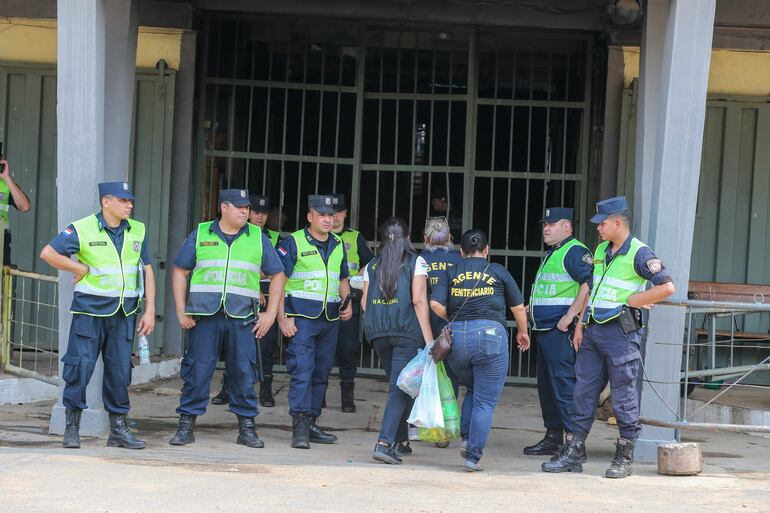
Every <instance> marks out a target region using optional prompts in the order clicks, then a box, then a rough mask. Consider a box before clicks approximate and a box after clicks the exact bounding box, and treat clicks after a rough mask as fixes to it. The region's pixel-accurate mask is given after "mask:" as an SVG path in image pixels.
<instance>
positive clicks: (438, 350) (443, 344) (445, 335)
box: [430, 264, 490, 363]
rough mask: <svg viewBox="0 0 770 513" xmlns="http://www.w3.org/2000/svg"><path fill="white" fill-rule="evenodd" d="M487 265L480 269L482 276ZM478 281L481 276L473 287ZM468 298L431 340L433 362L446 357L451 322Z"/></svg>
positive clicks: (467, 298)
mask: <svg viewBox="0 0 770 513" xmlns="http://www.w3.org/2000/svg"><path fill="white" fill-rule="evenodd" d="M489 266H490V264H487V266H486V267H485V268H484V270H483V271H481V276H484V274H485V273H486V272H487V270H488V269H489ZM480 281H481V277H479V279H478V280H476V283H474V284H473V288H474V289H475V288H476V287H477V286H478V284H479V282H480ZM470 298H471V296H470V295H469V296H468V297H466V298H465V301H463V304H462V305H460V308H458V309H457V311H456V312H455V315H454V317H452V320H451V321H449V323H448V324H447V325H446V326H444V327H443V328H442V329H441V333H439V336H438V338H437V339H436V340H435V341H434V342H433V347H432V348H431V349H430V356H431V358H433V361H434V362H436V363H438V362H440V361H442V360H444V359H446V357H447V356H448V355H449V351H451V350H452V323H453V322H455V321H456V320H457V316H458V315H460V312H462V310H463V308H464V307H465V303H467V302H468V300H469V299H470Z"/></svg>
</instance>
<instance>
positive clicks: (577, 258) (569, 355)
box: [524, 207, 594, 456]
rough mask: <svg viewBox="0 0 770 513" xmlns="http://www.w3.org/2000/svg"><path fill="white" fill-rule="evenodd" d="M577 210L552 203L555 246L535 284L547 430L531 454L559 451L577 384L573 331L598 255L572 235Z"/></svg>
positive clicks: (546, 228) (548, 229)
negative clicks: (594, 254)
mask: <svg viewBox="0 0 770 513" xmlns="http://www.w3.org/2000/svg"><path fill="white" fill-rule="evenodd" d="M573 215H574V214H573V210H572V209H571V208H559V207H553V208H548V209H546V211H545V216H544V217H543V240H544V241H545V243H546V245H548V246H549V250H548V253H547V254H546V256H545V258H544V259H543V261H542V263H541V264H540V267H539V268H538V270H537V275H536V276H535V282H534V284H533V285H532V293H531V295H530V299H529V317H530V320H531V325H532V332H533V333H534V335H535V342H536V343H537V390H538V396H539V398H540V410H541V412H542V414H543V425H544V426H545V429H546V433H545V436H544V437H543V439H542V440H540V441H539V442H538V443H536V444H535V445H531V446H529V447H525V448H524V454H527V455H530V456H542V455H553V454H555V453H556V452H557V451H558V450H559V449H561V446H562V445H563V443H564V431H565V430H567V431H568V432H569V431H571V427H570V425H569V420H570V412H571V411H572V396H573V390H574V388H575V349H574V348H573V345H572V340H571V337H570V335H571V331H572V330H573V329H574V324H575V322H576V321H577V319H578V316H579V315H580V313H581V312H582V311H583V307H584V306H585V302H586V299H587V298H588V292H589V286H590V285H589V284H590V282H591V274H592V272H593V268H594V264H593V256H592V255H591V252H590V251H589V250H588V248H587V247H585V245H583V243H581V242H580V241H578V240H577V239H576V238H575V237H573V236H572V229H573Z"/></svg>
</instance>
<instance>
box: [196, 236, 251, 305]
mask: <svg viewBox="0 0 770 513" xmlns="http://www.w3.org/2000/svg"><path fill="white" fill-rule="evenodd" d="M215 222H217V221H209V222H207V223H201V224H199V225H198V233H197V235H196V241H195V268H194V269H193V272H192V278H190V293H189V295H188V297H187V308H185V313H187V314H188V315H214V314H215V313H217V312H218V311H219V309H220V308H224V311H225V313H226V314H227V315H229V316H230V317H236V318H240V319H244V318H246V317H249V316H251V315H252V313H253V311H254V308H253V303H252V299H255V300H257V301H259V276H260V271H261V266H262V231H261V230H260V229H259V227H258V226H254V225H253V224H247V225H246V226H247V227H248V230H247V231H246V232H245V233H242V234H240V235H238V236H237V237H236V238H235V239H234V240H233V242H232V244H230V245H229V246H228V245H227V243H226V242H225V241H224V240H222V239H221V238H220V237H219V235H217V234H216V232H214V231H213V230H212V229H211V228H212V224H213V223H215Z"/></svg>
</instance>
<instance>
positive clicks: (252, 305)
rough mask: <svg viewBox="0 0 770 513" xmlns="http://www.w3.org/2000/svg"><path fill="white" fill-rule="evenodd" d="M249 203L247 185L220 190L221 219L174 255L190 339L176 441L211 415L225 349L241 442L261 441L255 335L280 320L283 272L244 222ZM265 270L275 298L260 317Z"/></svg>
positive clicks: (261, 236)
mask: <svg viewBox="0 0 770 513" xmlns="http://www.w3.org/2000/svg"><path fill="white" fill-rule="evenodd" d="M249 205H250V200H249V195H248V192H247V191H246V190H245V189H225V190H221V191H219V208H220V217H219V218H218V219H217V220H214V221H209V222H205V223H201V224H199V225H198V227H197V228H196V229H195V230H193V232H192V233H190V235H189V236H188V237H187V239H185V241H184V243H183V244H182V248H181V249H180V250H179V254H178V255H177V257H176V259H175V260H174V270H173V275H172V285H173V290H174V302H175V303H176V310H177V318H178V320H179V324H180V326H181V327H182V328H183V329H186V330H189V337H188V345H187V350H186V351H185V354H184V357H183V358H182V369H181V371H180V373H181V376H182V379H183V380H184V384H183V386H182V396H181V398H180V399H179V408H177V410H176V411H177V413H178V414H179V425H178V427H177V431H176V434H175V435H174V436H173V437H172V438H171V440H169V443H170V444H171V445H187V444H190V443H193V442H194V441H195V435H194V433H193V430H194V427H195V420H196V418H197V417H198V416H200V415H203V414H204V413H206V406H207V404H208V402H209V391H210V390H211V378H212V377H213V375H214V370H215V368H216V363H217V359H218V356H219V354H220V352H222V350H223V351H224V355H225V368H226V372H227V375H228V384H229V388H228V398H227V399H228V403H229V404H230V411H232V412H233V413H235V414H236V415H237V417H238V431H239V433H238V438H237V439H236V443H238V444H241V445H246V446H247V447H255V448H261V447H264V442H263V441H262V440H261V439H260V438H259V436H258V435H257V432H256V423H255V417H256V416H257V414H258V409H257V395H256V393H255V392H254V385H255V384H256V382H257V381H258V378H259V365H258V357H257V346H256V343H255V340H254V337H255V336H256V337H258V338H259V337H264V336H265V335H266V334H267V332H268V331H269V330H270V327H271V326H272V325H273V323H274V322H275V317H276V315H277V313H278V308H279V303H280V299H281V290H282V289H283V283H284V280H285V276H284V273H283V266H282V265H281V261H280V260H279V259H278V255H276V253H275V250H274V249H273V245H272V243H271V242H270V239H269V238H268V237H267V235H266V234H265V233H263V232H262V230H261V229H260V228H259V227H258V226H255V225H253V224H250V223H248V222H247V220H248V216H249ZM263 274H264V275H267V276H270V278H271V279H270V300H269V302H268V305H267V308H266V310H265V311H264V312H262V313H259V315H258V318H257V319H255V318H254V316H255V315H256V314H257V313H258V311H259V290H260V289H259V281H260V278H261V276H262V275H263ZM188 277H189V279H190V287H189V295H188V287H187V281H188ZM252 324H253V327H250V325H252Z"/></svg>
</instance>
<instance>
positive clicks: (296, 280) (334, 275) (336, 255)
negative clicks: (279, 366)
mask: <svg viewBox="0 0 770 513" xmlns="http://www.w3.org/2000/svg"><path fill="white" fill-rule="evenodd" d="M291 236H292V237H293V238H294V242H295V243H296V244H297V262H296V263H295V264H294V270H293V271H292V273H291V276H289V277H288V279H287V280H286V287H285V289H284V290H285V301H286V315H287V316H289V317H305V318H308V319H317V318H319V317H320V316H321V315H322V314H323V315H325V317H326V319H327V320H330V321H336V320H337V319H339V318H340V317H339V312H334V314H333V315H329V311H328V310H329V309H328V308H327V306H329V304H331V303H339V302H340V301H341V300H340V272H339V269H340V267H341V266H342V260H343V257H344V255H345V251H344V249H343V248H342V241H341V240H340V238H339V237H338V236H337V235H335V234H333V233H330V234H329V237H334V239H336V240H337V242H338V244H337V245H336V246H335V247H334V249H333V250H332V252H331V254H330V255H329V256H328V258H327V263H326V264H324V261H323V258H322V257H321V254H320V253H319V252H318V248H317V247H316V246H313V245H312V244H310V242H308V240H307V239H306V237H305V230H298V231H296V232H294V233H292V234H291ZM311 302H312V303H311ZM298 312H311V313H310V314H302V313H298ZM316 312H317V313H316Z"/></svg>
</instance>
